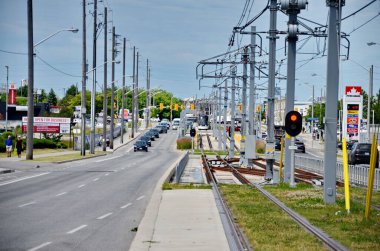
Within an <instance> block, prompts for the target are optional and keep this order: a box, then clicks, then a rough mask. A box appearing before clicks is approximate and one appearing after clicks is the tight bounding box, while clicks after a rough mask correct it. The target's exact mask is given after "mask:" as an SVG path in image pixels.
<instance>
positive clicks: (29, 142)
mask: <svg viewBox="0 0 380 251" xmlns="http://www.w3.org/2000/svg"><path fill="white" fill-rule="evenodd" d="M27 13H28V14H27V16H28V17H27V20H28V82H29V83H28V126H27V128H28V129H27V137H26V159H27V160H32V159H33V119H34V102H33V101H34V100H33V83H34V55H33V52H34V47H33V0H28V2H27Z"/></svg>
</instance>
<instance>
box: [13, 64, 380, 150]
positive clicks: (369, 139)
mask: <svg viewBox="0 0 380 251" xmlns="http://www.w3.org/2000/svg"><path fill="white" fill-rule="evenodd" d="M7 81H8V80H7ZM372 92H373V65H371V68H369V86H368V109H367V135H368V143H371V133H370V129H371V126H370V124H371V99H372ZM373 124H375V123H373Z"/></svg>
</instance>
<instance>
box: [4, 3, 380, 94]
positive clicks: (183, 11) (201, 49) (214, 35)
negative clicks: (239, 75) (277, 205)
mask: <svg viewBox="0 0 380 251" xmlns="http://www.w3.org/2000/svg"><path fill="white" fill-rule="evenodd" d="M371 1H372V0H352V1H346V5H345V6H344V7H343V14H342V17H343V18H344V17H346V16H348V15H349V14H351V13H353V12H355V11H357V10H359V9H360V8H361V7H363V6H365V5H366V4H367V3H370V2H371ZM26 2H27V1H26V0H0V32H1V34H2V36H1V40H0V86H2V85H3V84H5V83H6V68H5V66H9V82H10V83H12V82H13V83H16V86H20V84H21V80H22V79H27V76H28V71H27V70H28V61H27V55H25V54H23V53H26V52H27V10H26V7H27V6H26ZM308 2H309V4H308V7H307V9H305V10H302V11H301V13H300V15H299V16H300V17H304V18H307V19H309V20H312V21H313V22H315V23H319V24H326V23H327V20H328V8H327V7H326V4H325V1H321V0H309V1H308ZM87 3H88V5H87V22H86V27H87V36H86V37H87V50H86V51H87V61H88V64H89V69H91V68H92V51H93V42H92V37H93V15H92V13H93V7H94V6H93V4H92V3H93V1H91V0H87ZM245 3H246V0H235V1H231V0H202V1H194V0H103V1H100V0H99V1H98V23H99V22H103V13H104V7H107V8H108V49H107V51H108V61H111V33H110V32H111V27H112V26H115V30H116V33H117V34H118V35H120V36H118V42H119V43H120V44H121V45H122V39H123V37H125V38H126V39H127V50H126V75H128V76H130V75H132V59H133V53H132V52H133V50H132V48H133V46H135V47H136V48H137V50H138V51H139V53H140V56H141V57H140V59H139V86H142V87H145V86H146V61H147V59H149V64H150V67H151V87H152V88H161V89H165V90H168V91H170V92H172V93H173V95H174V96H176V97H180V98H187V97H192V96H197V97H200V96H204V95H205V96H206V97H207V96H208V95H209V94H210V92H211V89H210V88H206V87H202V88H201V89H200V90H199V83H198V80H197V79H196V73H195V72H196V71H195V68H196V66H197V64H198V62H199V61H200V60H203V59H206V58H209V57H212V56H215V55H218V54H221V53H224V52H226V50H227V48H228V42H229V39H230V36H231V34H232V29H233V27H234V26H236V25H237V24H238V21H239V19H240V17H241V15H242V11H243V8H244V5H245ZM266 3H267V1H264V0H256V1H254V0H250V1H249V6H248V7H249V8H248V11H247V12H246V15H245V16H244V17H243V19H242V22H241V23H242V25H243V24H245V23H246V22H247V21H248V20H250V19H251V18H253V17H254V16H256V15H257V14H258V13H259V12H260V11H261V10H262V9H263V8H264V6H265V5H266ZM251 6H252V7H251ZM379 13H380V0H377V1H376V2H375V3H374V4H372V5H371V6H370V7H368V8H365V9H364V10H362V11H360V12H358V13H356V14H355V15H353V16H351V17H349V18H347V19H345V20H344V21H343V22H342V31H343V32H345V33H346V34H349V36H348V39H349V42H350V49H349V59H348V60H341V61H340V90H342V88H343V86H345V85H360V86H362V87H363V89H364V90H365V91H366V92H368V80H369V72H368V70H369V67H370V65H374V92H375V93H376V92H378V90H379V88H380V32H379V27H380V16H379ZM287 19H288V17H287V16H286V15H284V14H282V13H278V15H277V29H278V30H279V31H285V30H286V29H287ZM371 19H372V20H371ZM303 22H304V23H306V24H307V25H308V26H309V27H311V28H312V29H314V27H316V25H315V24H313V23H310V22H307V21H303ZM363 24H364V25H363ZM252 25H255V26H256V30H257V31H262V32H266V31H268V29H269V11H268V10H267V11H266V12H265V13H264V14H263V15H262V16H261V17H260V18H259V19H258V20H257V21H255V22H254V23H253V24H252ZM33 26H34V44H36V43H37V42H38V41H41V40H43V39H45V38H46V37H48V36H49V35H51V34H53V33H55V32H57V31H59V30H62V29H68V28H78V29H79V32H78V33H71V32H68V31H63V32H60V33H58V34H57V35H55V36H53V37H51V38H49V39H48V40H46V41H44V42H43V43H41V44H40V45H38V46H37V47H36V48H35V52H36V55H37V56H36V57H35V60H34V64H35V65H34V67H35V69H34V85H35V88H38V89H41V88H43V89H45V90H47V92H48V91H49V90H50V88H53V89H54V91H55V92H56V93H57V94H58V95H59V96H61V97H62V96H63V93H64V91H65V90H67V88H68V87H69V86H71V85H72V84H74V85H75V84H77V85H78V87H79V89H80V87H81V71H82V0H65V1H62V0H34V1H33ZM99 27H100V30H99V31H98V38H97V65H98V67H97V71H96V72H97V82H98V83H97V91H101V87H102V85H103V79H104V78H103V74H104V67H103V66H102V64H103V63H104V51H103V49H104V30H103V28H102V26H99ZM299 29H300V30H301V31H306V29H305V28H303V27H300V28H299ZM262 37H263V49H264V51H268V47H269V46H268V39H267V38H266V34H262ZM285 38H286V37H285V35H279V39H278V40H277V51H276V59H277V61H278V62H280V61H281V60H282V59H285V60H284V61H283V64H281V66H280V65H279V64H277V66H276V68H277V70H279V73H280V74H281V75H283V76H286V57H287V56H286V55H285V51H284V46H285ZM306 38H307V36H300V38H299V43H298V44H297V66H296V67H297V71H296V79H297V80H296V93H295V97H296V100H297V101H306V100H308V99H310V98H311V93H312V91H311V90H312V88H311V86H312V85H314V87H315V97H316V98H317V97H319V96H321V93H322V96H323V95H324V93H325V91H324V86H325V85H326V70H327V69H326V62H327V57H326V56H321V54H320V55H316V53H317V52H318V51H321V50H322V49H323V47H324V41H325V40H324V39H323V38H310V39H306ZM249 42H250V37H249V36H248V35H245V36H242V35H238V37H236V39H235V45H234V47H232V48H231V49H232V50H233V49H236V48H237V46H240V47H242V46H245V45H248V44H249ZM367 42H375V43H376V44H374V45H372V46H368V45H367ZM121 45H120V46H118V50H119V51H120V52H121V51H122V46H121ZM342 45H343V46H341V54H342V56H341V59H343V58H344V57H345V56H344V55H347V52H348V50H347V49H346V48H345V47H344V46H347V42H346V41H342ZM325 55H326V53H325ZM312 57H314V59H313V60H310V58H312ZM117 60H120V61H122V53H119V55H118V57H117ZM258 60H260V61H268V57H267V56H266V57H261V58H259V59H258ZM207 70H209V71H213V70H215V67H214V66H212V67H209V68H207ZM264 70H265V69H264ZM241 71H242V68H241V66H239V69H238V72H241ZM89 77H92V76H89ZM115 80H116V81H117V82H116V83H115V84H116V86H117V87H121V85H122V64H117V65H116V68H115ZM108 82H109V83H110V82H111V67H110V65H108ZM131 83H132V79H131V78H129V77H127V79H126V84H127V85H131ZM214 83H215V80H213V79H206V80H202V82H201V85H202V86H211V85H212V84H214ZM257 83H259V84H260V85H261V86H262V87H264V88H263V89H265V88H266V80H265V79H263V78H261V79H257ZM305 83H306V84H305ZM276 85H278V86H279V87H280V88H281V89H282V91H281V92H282V95H285V92H286V90H285V87H286V80H276ZM91 88H92V79H89V80H88V82H87V89H91ZM340 95H341V94H340ZM260 96H261V98H262V99H263V98H265V97H266V96H267V93H266V91H265V90H263V91H261V93H260Z"/></svg>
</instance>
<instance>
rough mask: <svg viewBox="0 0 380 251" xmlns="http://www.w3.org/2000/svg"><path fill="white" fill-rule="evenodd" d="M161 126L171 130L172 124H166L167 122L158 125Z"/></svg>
mask: <svg viewBox="0 0 380 251" xmlns="http://www.w3.org/2000/svg"><path fill="white" fill-rule="evenodd" d="M158 125H159V126H161V125H162V126H166V129H167V130H169V128H170V123H169V122H166V121H163V122H161V123H160V124H158Z"/></svg>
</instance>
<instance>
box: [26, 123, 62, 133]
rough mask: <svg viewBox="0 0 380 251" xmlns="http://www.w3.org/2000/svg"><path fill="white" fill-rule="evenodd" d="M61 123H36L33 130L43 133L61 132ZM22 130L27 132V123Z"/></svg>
mask: <svg viewBox="0 0 380 251" xmlns="http://www.w3.org/2000/svg"><path fill="white" fill-rule="evenodd" d="M59 129H60V128H59V125H57V126H45V125H35V126H33V132H41V133H59V132H60V130H59ZM22 131H23V132H27V131H28V128H27V125H23V126H22Z"/></svg>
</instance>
